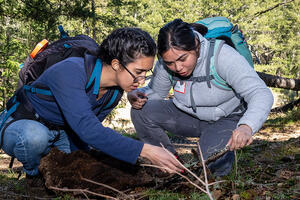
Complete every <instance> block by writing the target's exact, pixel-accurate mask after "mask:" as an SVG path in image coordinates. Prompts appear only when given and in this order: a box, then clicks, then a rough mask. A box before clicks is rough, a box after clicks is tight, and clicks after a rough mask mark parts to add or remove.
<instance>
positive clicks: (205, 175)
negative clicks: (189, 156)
mask: <svg viewBox="0 0 300 200" xmlns="http://www.w3.org/2000/svg"><path fill="white" fill-rule="evenodd" d="M197 146H198V150H199V153H200V157H201V161H202V166H203V171H204V178H205V188H206V192H207V193H206V194H207V195H208V197H209V198H210V199H212V200H213V197H212V196H211V193H210V191H209V187H208V186H209V185H208V180H207V173H206V165H205V161H204V158H203V154H202V151H201V148H200V144H199V142H198V141H197Z"/></svg>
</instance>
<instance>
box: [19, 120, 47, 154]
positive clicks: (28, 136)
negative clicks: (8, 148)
mask: <svg viewBox="0 0 300 200" xmlns="http://www.w3.org/2000/svg"><path fill="white" fill-rule="evenodd" d="M23 126H24V127H23V128H24V129H23V139H24V141H23V142H24V145H26V146H27V147H29V148H31V149H35V150H36V151H38V152H39V151H41V152H42V151H44V149H45V148H47V145H48V141H49V134H48V132H49V130H48V128H46V127H45V126H44V125H42V124H40V123H39V122H36V121H33V122H31V123H25V124H24V125H23Z"/></svg>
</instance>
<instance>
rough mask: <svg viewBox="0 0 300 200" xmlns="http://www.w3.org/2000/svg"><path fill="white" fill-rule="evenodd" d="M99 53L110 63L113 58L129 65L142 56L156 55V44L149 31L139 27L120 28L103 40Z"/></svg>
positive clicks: (103, 59) (104, 60)
mask: <svg viewBox="0 0 300 200" xmlns="http://www.w3.org/2000/svg"><path fill="white" fill-rule="evenodd" d="M98 54H99V57H100V58H101V60H102V61H103V62H104V63H106V64H108V65H110V64H111V61H112V60H113V59H118V60H119V61H120V62H121V63H122V64H124V65H127V64H128V63H131V62H134V61H135V59H137V58H139V57H140V56H146V57H149V56H155V54H156V44H155V42H154V40H153V39H152V38H151V36H150V35H149V34H148V33H147V32H145V31H143V30H141V29H139V28H120V29H116V30H114V31H113V32H112V33H111V34H110V35H108V36H107V38H105V39H104V40H103V42H102V43H101V45H100V47H99V53H98Z"/></svg>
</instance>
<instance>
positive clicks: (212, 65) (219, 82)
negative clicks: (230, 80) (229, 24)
mask: <svg viewBox="0 0 300 200" xmlns="http://www.w3.org/2000/svg"><path fill="white" fill-rule="evenodd" d="M224 43H225V41H223V40H215V42H214V44H213V45H210V49H209V52H212V54H210V53H209V57H208V59H209V60H208V61H209V62H207V63H208V64H207V67H206V73H207V74H209V75H211V76H213V77H214V78H213V79H212V80H211V81H212V83H213V84H214V85H215V86H217V87H219V88H221V89H225V90H232V88H231V87H230V86H229V85H228V84H227V83H226V81H225V80H224V79H223V78H222V77H221V76H220V75H219V74H218V72H217V70H216V66H217V65H218V57H219V54H220V51H221V48H222V46H223V45H224ZM211 44H212V41H211Z"/></svg>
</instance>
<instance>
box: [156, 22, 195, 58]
mask: <svg viewBox="0 0 300 200" xmlns="http://www.w3.org/2000/svg"><path fill="white" fill-rule="evenodd" d="M195 38H196V36H195V34H194V32H193V28H192V26H191V25H190V24H188V23H186V22H183V21H182V20H181V19H175V20H173V21H171V22H169V23H168V24H166V25H165V26H163V27H162V28H161V29H160V30H159V34H158V39H157V49H158V55H160V56H161V55H162V54H163V53H164V52H166V51H168V50H169V49H170V48H176V49H180V50H185V51H191V50H195V49H196V48H197V42H196V41H195Z"/></svg>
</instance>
